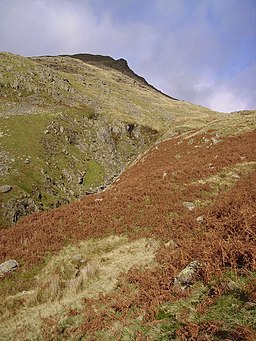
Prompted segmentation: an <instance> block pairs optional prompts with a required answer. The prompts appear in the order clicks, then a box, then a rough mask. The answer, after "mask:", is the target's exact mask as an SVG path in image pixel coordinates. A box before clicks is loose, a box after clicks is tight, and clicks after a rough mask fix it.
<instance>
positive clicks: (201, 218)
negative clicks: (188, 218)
mask: <svg viewBox="0 0 256 341" xmlns="http://www.w3.org/2000/svg"><path fill="white" fill-rule="evenodd" d="M204 220H205V218H204V216H203V215H200V216H199V217H197V218H196V221H197V222H198V223H203V222H204Z"/></svg>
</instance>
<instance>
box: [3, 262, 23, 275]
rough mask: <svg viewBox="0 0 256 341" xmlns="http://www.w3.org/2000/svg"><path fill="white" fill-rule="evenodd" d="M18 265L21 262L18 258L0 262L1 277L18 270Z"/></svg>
mask: <svg viewBox="0 0 256 341" xmlns="http://www.w3.org/2000/svg"><path fill="white" fill-rule="evenodd" d="M18 267H19V263H18V262H17V261H16V260H14V259H10V260H7V261H6V262H4V263H2V264H0V277H3V276H4V275H5V274H7V273H9V272H11V271H14V270H16V269H17V268H18Z"/></svg>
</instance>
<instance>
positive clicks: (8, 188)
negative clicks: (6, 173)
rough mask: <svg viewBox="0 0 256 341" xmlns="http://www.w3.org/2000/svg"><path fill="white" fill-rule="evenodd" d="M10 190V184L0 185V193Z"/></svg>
mask: <svg viewBox="0 0 256 341" xmlns="http://www.w3.org/2000/svg"><path fill="white" fill-rule="evenodd" d="M11 190H12V186H10V185H3V186H1V187H0V193H7V192H10V191H11Z"/></svg>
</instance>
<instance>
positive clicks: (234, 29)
mask: <svg viewBox="0 0 256 341" xmlns="http://www.w3.org/2000/svg"><path fill="white" fill-rule="evenodd" d="M130 1H131V0H129V5H130V4H133V5H134V4H136V1H131V2H130ZM141 1H144V3H143V6H142V8H143V13H142V12H141V13H136V20H132V16H133V15H134V12H132V11H131V12H127V16H131V18H130V19H131V20H123V21H122V18H121V17H120V18H118V19H119V20H117V18H116V17H115V15H117V14H116V13H119V12H118V11H115V9H116V8H117V7H118V9H120V2H116V1H115V0H109V1H108V2H105V1H103V0H97V1H96V0H84V1H82V0H73V1H68V0H52V1H50V0H11V1H10V0H0V50H6V51H10V52H13V53H18V54H22V55H46V54H52V55H54V54H64V53H70V54H72V53H78V52H86V53H95V54H106V55H111V56H112V57H114V58H121V57H124V58H126V59H127V60H128V62H129V64H130V65H131V67H132V68H133V69H134V70H135V71H136V72H137V73H139V74H141V75H142V76H143V77H145V78H146V79H148V80H149V81H150V82H151V83H152V84H153V85H155V86H156V87H159V88H160V89H161V90H162V91H165V92H167V93H169V94H170V95H171V96H174V97H177V98H180V99H184V100H188V101H191V102H194V103H198V104H201V105H205V106H209V107H211V108H214V109H218V110H221V111H230V110H236V108H235V106H237V107H238V109H240V108H241V107H245V108H249V107H250V108H253V107H256V95H255V87H256V84H255V79H256V72H255V66H253V65H252V61H251V60H249V59H248V55H252V52H251V51H250V49H251V50H253V49H254V51H255V50H256V47H255V45H254V46H251V45H250V42H251V41H254V42H255V38H254V37H255V31H256V26H255V25H256V24H253V18H254V17H255V13H256V7H255V4H253V0H244V1H243V3H242V4H241V3H238V2H237V1H235V0H229V1H226V2H224V1H222V0H194V1H193V2H191V1H190V0H157V1H153V0H141ZM95 3H97V6H96V7H95V6H94V5H95ZM125 4H126V8H127V9H129V8H130V7H131V6H127V2H125ZM253 9H254V11H253ZM135 10H136V8H135ZM133 11H134V10H133ZM253 13H254V14H253ZM137 14H141V17H140V15H137ZM140 18H141V19H140ZM255 19H256V18H255ZM255 22H256V20H255ZM253 28H254V31H253ZM230 108H231V109H230Z"/></svg>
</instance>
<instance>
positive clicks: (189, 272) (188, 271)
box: [174, 260, 202, 289]
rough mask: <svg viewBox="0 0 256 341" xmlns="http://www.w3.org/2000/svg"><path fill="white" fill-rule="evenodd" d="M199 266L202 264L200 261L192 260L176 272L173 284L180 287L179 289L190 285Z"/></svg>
mask: <svg viewBox="0 0 256 341" xmlns="http://www.w3.org/2000/svg"><path fill="white" fill-rule="evenodd" d="M201 267H202V264H201V263H200V262H198V261H197V260H194V261H192V262H191V263H189V265H188V266H186V267H185V269H183V270H182V271H181V272H180V273H179V274H178V276H177V277H175V280H174V285H176V286H179V287H181V289H186V288H188V287H190V286H191V285H192V284H193V282H194V280H195V276H196V274H197V273H198V270H199V269H200V268H201Z"/></svg>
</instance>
